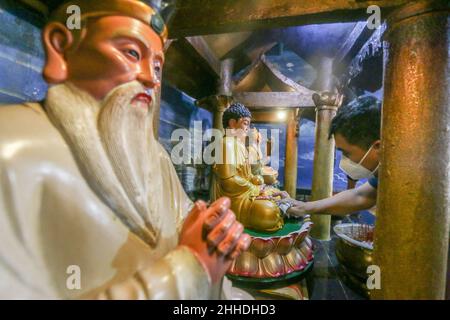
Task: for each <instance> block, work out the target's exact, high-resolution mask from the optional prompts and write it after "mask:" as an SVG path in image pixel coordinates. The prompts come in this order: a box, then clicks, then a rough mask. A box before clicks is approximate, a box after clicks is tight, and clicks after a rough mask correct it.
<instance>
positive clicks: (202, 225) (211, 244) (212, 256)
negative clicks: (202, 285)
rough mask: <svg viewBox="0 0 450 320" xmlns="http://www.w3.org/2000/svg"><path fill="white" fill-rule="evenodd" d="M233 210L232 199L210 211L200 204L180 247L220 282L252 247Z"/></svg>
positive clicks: (190, 218)
mask: <svg viewBox="0 0 450 320" xmlns="http://www.w3.org/2000/svg"><path fill="white" fill-rule="evenodd" d="M243 231H244V227H243V226H242V224H240V223H239V222H237V221H236V216H235V215H234V213H233V212H232V211H231V210H230V199H228V198H221V199H219V200H217V201H216V202H214V203H213V204H212V205H211V206H210V207H209V208H208V207H207V206H206V203H204V202H203V201H197V202H196V203H195V206H194V208H193V209H192V211H191V213H190V214H189V215H188V217H187V218H186V221H185V223H184V225H183V229H182V230H181V234H180V242H179V245H183V246H187V247H189V248H190V249H191V250H192V251H193V252H194V254H195V255H196V256H197V258H198V259H199V261H200V262H201V263H202V265H203V266H204V267H205V269H206V271H207V272H208V273H209V275H210V276H211V279H212V282H213V283H216V282H217V281H219V280H220V279H221V278H222V277H223V276H224V275H225V273H226V271H227V270H228V269H229V268H230V266H231V263H232V261H233V260H234V259H236V258H237V257H238V256H239V255H240V254H241V253H242V252H243V251H245V250H247V249H248V247H249V245H250V240H251V239H250V236H249V235H248V234H245V233H243Z"/></svg>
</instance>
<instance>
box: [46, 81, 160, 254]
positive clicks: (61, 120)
mask: <svg viewBox="0 0 450 320" xmlns="http://www.w3.org/2000/svg"><path fill="white" fill-rule="evenodd" d="M143 92H144V87H143V86H142V85H141V84H140V83H139V82H130V83H127V84H125V85H121V86H119V87H117V88H115V89H114V90H113V91H112V92H111V93H109V94H108V96H107V97H106V98H105V99H104V100H103V101H102V102H98V101H96V100H95V99H94V98H93V97H92V96H91V95H89V94H88V93H87V92H84V91H82V90H80V89H78V88H77V87H75V86H74V85H72V84H70V83H66V84H62V85H57V86H54V87H52V88H50V89H49V91H48V95H47V99H46V102H45V107H46V111H47V113H48V115H49V118H50V120H51V121H52V122H53V124H54V125H55V126H56V127H57V128H58V129H59V131H60V132H61V133H62V135H63V136H64V138H65V140H66V142H67V143H68V145H69V147H70V149H71V151H72V154H73V156H74V157H75V160H76V162H77V165H78V167H79V169H80V171H81V173H82V175H83V176H84V178H85V179H86V181H87V183H88V184H89V186H90V187H91V188H92V190H93V191H94V192H95V193H96V194H97V196H98V197H99V198H100V199H101V200H103V202H104V203H106V204H107V205H108V206H109V208H111V210H113V212H114V213H115V214H116V215H117V216H118V217H119V218H120V219H121V221H122V222H123V223H124V224H125V225H127V226H128V227H129V228H130V229H131V231H132V232H134V233H135V234H136V235H138V236H139V237H140V238H141V239H142V240H144V241H145V242H146V243H147V244H149V245H150V246H152V247H154V246H156V244H157V243H158V240H159V237H160V232H161V214H162V212H163V211H162V210H161V209H162V208H163V206H164V204H163V203H162V202H163V197H162V195H161V186H162V174H161V165H160V164H161V163H160V158H159V150H160V149H159V145H158V142H157V141H156V140H155V137H154V135H153V112H152V110H153V108H152V106H153V105H154V104H155V94H154V92H153V94H152V98H153V103H152V106H150V107H149V108H147V106H144V105H143V104H142V103H140V102H138V103H133V104H132V103H131V101H132V99H133V97H135V96H136V95H137V94H139V93H143ZM149 110H150V111H149ZM74 196H76V195H74Z"/></svg>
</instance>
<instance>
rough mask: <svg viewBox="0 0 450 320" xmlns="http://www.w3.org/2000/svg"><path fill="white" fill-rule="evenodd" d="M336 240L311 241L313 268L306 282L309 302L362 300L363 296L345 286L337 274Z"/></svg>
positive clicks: (333, 238) (334, 238) (333, 237)
mask: <svg viewBox="0 0 450 320" xmlns="http://www.w3.org/2000/svg"><path fill="white" fill-rule="evenodd" d="M336 240H337V237H336V236H335V235H333V236H332V238H331V240H330V241H319V240H313V242H314V244H315V246H316V250H315V256H314V268H313V270H312V271H311V274H310V275H309V280H310V281H308V283H310V285H309V286H308V287H310V288H309V291H310V292H309V294H310V300H364V299H365V298H364V297H363V296H361V295H359V294H358V293H357V292H355V291H354V290H352V289H351V288H350V287H348V286H347V285H346V284H345V282H344V281H343V279H342V277H341V276H340V274H339V272H338V268H339V262H338V261H337V258H336V255H335V245H336Z"/></svg>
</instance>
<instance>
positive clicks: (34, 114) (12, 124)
mask: <svg viewBox="0 0 450 320" xmlns="http://www.w3.org/2000/svg"><path fill="white" fill-rule="evenodd" d="M43 122H47V123H48V119H47V116H46V114H45V111H44V109H43V107H42V106H41V105H40V104H39V103H23V104H13V105H0V138H5V137H6V136H9V135H15V134H19V133H20V132H21V131H23V130H33V128H35V127H36V126H39V125H42V123H43Z"/></svg>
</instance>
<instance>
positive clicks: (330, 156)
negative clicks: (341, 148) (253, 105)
mask: <svg viewBox="0 0 450 320" xmlns="http://www.w3.org/2000/svg"><path fill="white" fill-rule="evenodd" d="M332 71H333V60H332V59H330V58H323V59H322V61H321V65H320V68H319V72H318V80H317V85H318V87H320V88H322V90H324V91H326V92H323V93H321V94H314V96H313V100H314V103H315V104H316V142H315V147H314V169H313V170H314V171H313V182H312V200H313V201H315V200H321V199H324V198H328V197H331V196H332V193H333V169H334V148H335V143H334V139H333V138H331V139H329V138H328V136H329V132H330V125H331V120H333V118H334V116H335V115H336V111H337V107H338V97H337V95H335V94H332V93H330V91H331V90H332V89H333V82H332V78H333V77H332V75H333V73H332ZM312 221H313V223H314V226H313V228H312V229H311V236H312V237H314V238H316V239H319V240H329V239H330V225H331V216H330V215H322V214H321V215H313V216H312Z"/></svg>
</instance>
